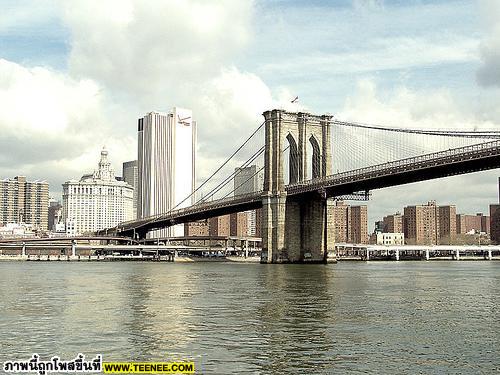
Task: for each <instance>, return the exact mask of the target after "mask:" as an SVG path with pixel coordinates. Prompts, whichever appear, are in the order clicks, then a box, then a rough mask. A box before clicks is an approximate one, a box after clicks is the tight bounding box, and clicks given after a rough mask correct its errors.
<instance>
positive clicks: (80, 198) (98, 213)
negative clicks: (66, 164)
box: [63, 149, 134, 235]
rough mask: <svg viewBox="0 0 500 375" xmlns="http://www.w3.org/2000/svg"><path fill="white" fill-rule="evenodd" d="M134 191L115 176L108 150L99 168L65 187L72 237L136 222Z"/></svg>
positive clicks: (65, 209)
mask: <svg viewBox="0 0 500 375" xmlns="http://www.w3.org/2000/svg"><path fill="white" fill-rule="evenodd" d="M133 196H134V188H133V187H132V186H130V185H129V184H127V183H126V182H124V181H121V180H118V179H117V178H116V177H115V172H114V169H113V167H112V166H111V163H110V162H109V161H108V151H107V150H105V149H103V150H102V151H101V159H100V160H99V164H98V169H97V170H96V171H94V173H91V174H86V175H83V176H82V178H80V180H79V181H76V180H69V181H66V182H65V183H64V184H63V220H64V222H65V223H66V233H67V234H68V235H81V234H85V233H90V232H95V231H98V230H101V229H105V228H110V227H113V226H115V225H117V224H118V223H121V222H123V221H128V220H132V219H133V218H134V216H133Z"/></svg>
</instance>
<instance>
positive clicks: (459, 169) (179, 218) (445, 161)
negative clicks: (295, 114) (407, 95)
mask: <svg viewBox="0 0 500 375" xmlns="http://www.w3.org/2000/svg"><path fill="white" fill-rule="evenodd" d="M499 167H500V141H492V142H484V143H479V144H476V145H471V146H466V147H460V148H455V149H449V150H446V151H441V152H435V153H431V154H425V155H421V156H417V157H411V158H405V159H400V160H397V161H393V162H388V163H383V164H378V165H373V166H370V167H366V168H361V169H356V170H352V171H348V172H342V173H337V174H334V175H331V176H327V177H324V178H316V179H312V180H308V181H304V182H299V183H295V184H292V185H287V186H286V191H287V195H288V196H301V198H304V199H307V196H308V195H311V194H321V195H323V196H326V197H338V196H342V195H346V194H352V193H355V192H359V191H369V190H373V189H380V188H384V187H389V186H396V185H403V184H408V183H412V182H417V181H425V180H431V179H435V178H441V177H447V176H453V175H459V174H465V173H472V172H477V171H483V170H489V169H494V168H499ZM262 194H263V192H262V191H259V192H255V193H252V194H245V195H238V196H236V197H231V198H225V199H220V200H214V201H211V202H205V203H201V204H196V205H193V206H190V207H186V208H182V209H178V210H173V211H170V212H168V213H166V214H162V215H156V216H151V217H148V218H144V219H139V220H133V221H128V222H124V223H121V224H119V225H118V226H116V227H114V228H109V229H106V230H102V231H100V232H98V234H100V235H108V234H113V235H120V236H130V237H132V238H134V235H135V234H136V233H141V232H142V233H145V232H146V231H150V230H154V229H160V228H164V227H168V226H172V225H176V224H182V223H186V222H192V221H196V220H202V219H207V218H210V217H215V216H220V215H226V214H230V213H234V212H242V211H247V210H252V209H256V208H259V207H262Z"/></svg>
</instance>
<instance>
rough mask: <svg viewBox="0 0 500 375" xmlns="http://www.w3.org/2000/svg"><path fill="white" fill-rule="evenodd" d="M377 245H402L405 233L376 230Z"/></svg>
mask: <svg viewBox="0 0 500 375" xmlns="http://www.w3.org/2000/svg"><path fill="white" fill-rule="evenodd" d="M376 236H377V242H376V243H377V245H386V246H392V245H404V244H405V235H404V233H384V232H377V233H376Z"/></svg>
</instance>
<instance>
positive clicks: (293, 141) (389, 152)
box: [99, 109, 500, 263]
mask: <svg viewBox="0 0 500 375" xmlns="http://www.w3.org/2000/svg"><path fill="white" fill-rule="evenodd" d="M499 138H500V131H494V130H477V129H476V130H450V129H433V130H425V129H413V128H407V127H404V126H401V127H384V126H379V125H372V124H361V123H355V122H345V121H340V120H337V119H335V118H334V117H333V116H332V115H329V114H325V115H314V114H310V113H301V112H298V113H295V112H287V111H285V110H280V109H275V110H271V111H266V112H264V121H263V123H262V124H260V126H259V127H258V128H257V129H256V130H254V131H253V132H252V134H250V135H249V136H248V138H246V139H245V140H244V141H243V142H242V143H241V145H240V146H239V147H238V148H236V149H235V150H234V151H233V152H232V153H231V155H230V156H229V157H228V158H227V159H225V160H224V162H222V163H221V164H220V166H219V167H218V168H216V169H215V171H214V172H213V173H212V174H211V175H210V176H209V177H208V178H207V179H206V180H205V181H204V182H203V183H201V184H200V185H199V186H198V188H197V189H196V190H195V191H194V192H193V193H192V194H191V195H190V196H188V197H185V199H184V200H182V201H181V202H180V203H179V204H178V205H177V206H176V207H174V208H173V209H172V210H170V211H168V212H165V213H162V214H160V215H155V216H151V217H146V218H141V219H138V220H133V221H128V222H124V223H121V224H119V225H117V226H116V227H114V228H108V229H106V230H103V231H101V232H100V233H99V234H101V235H103V234H106V235H117V236H129V237H133V238H139V239H141V238H145V237H146V235H147V233H148V232H151V231H153V230H158V229H162V228H165V227H169V226H173V225H177V224H182V223H187V222H193V221H196V220H202V219H208V218H210V217H215V216H220V215H225V214H230V213H235V212H243V211H247V210H253V209H258V208H262V211H261V212H262V218H261V219H262V220H261V233H262V258H261V262H264V263H287V262H291V263H295V262H297V263H302V262H311V263H318V262H324V261H326V257H327V254H328V252H329V251H330V252H332V251H333V249H334V243H335V238H334V230H333V217H332V216H333V213H332V211H333V210H332V208H331V207H332V205H334V204H335V203H334V201H335V200H336V199H360V200H365V199H368V197H369V192H370V191H371V190H373V189H381V188H385V187H389V186H396V185H402V184H408V183H412V182H417V181H424V180H430V179H436V178H442V177H447V176H453V175H459V174H465V173H472V172H477V171H482V170H488V169H493V168H498V167H500V140H499ZM251 165H256V166H257V168H256V172H255V174H254V176H250V177H249V179H250V178H254V177H255V175H257V174H258V175H262V176H263V178H262V179H261V185H260V186H259V187H258V189H256V191H254V192H252V193H248V194H238V186H234V184H233V182H234V176H235V174H236V173H237V170H238V168H245V167H248V166H251ZM244 183H245V181H244V182H242V183H241V185H243V184H244Z"/></svg>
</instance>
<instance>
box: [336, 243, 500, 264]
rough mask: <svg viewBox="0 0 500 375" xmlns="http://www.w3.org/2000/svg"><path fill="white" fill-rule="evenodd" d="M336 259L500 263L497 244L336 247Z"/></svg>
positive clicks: (340, 245)
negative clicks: (484, 261) (481, 261)
mask: <svg viewBox="0 0 500 375" xmlns="http://www.w3.org/2000/svg"><path fill="white" fill-rule="evenodd" d="M335 256H336V258H337V260H339V261H341V260H366V261H369V260H395V261H400V260H426V261H430V260H500V245H485V246H480V245H434V246H426V245H392V246H384V245H366V244H347V243H339V244H336V245H335Z"/></svg>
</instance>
